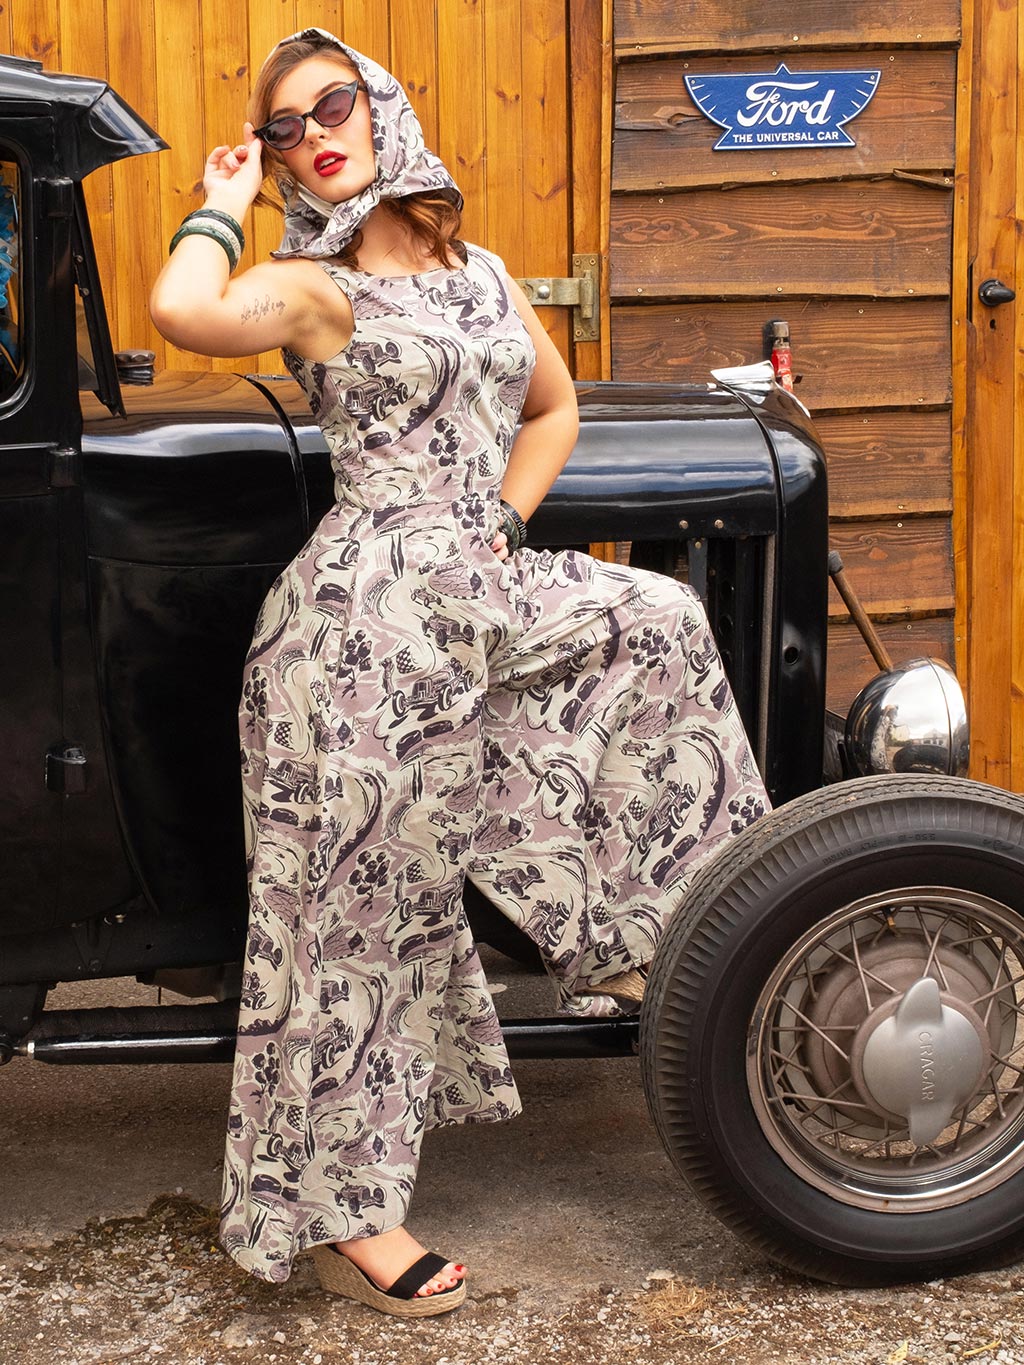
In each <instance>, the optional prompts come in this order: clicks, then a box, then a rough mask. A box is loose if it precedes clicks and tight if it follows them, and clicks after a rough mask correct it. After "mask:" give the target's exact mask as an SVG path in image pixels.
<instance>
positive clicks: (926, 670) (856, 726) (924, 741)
mask: <svg viewBox="0 0 1024 1365" xmlns="http://www.w3.org/2000/svg"><path fill="white" fill-rule="evenodd" d="M969 755H970V731H969V727H968V723H967V707H966V706H965V704H964V696H963V692H962V691H961V690H960V684H959V683H958V682H957V680H956V674H955V673H954V672H953V670H952V669H951V668H950V667H949V665H948V664H945V663H943V662H942V660H941V659H912V660H911V661H910V662H909V663H905V664H898V665H897V666H896V667H895V668H893V669H890V671H889V672H887V673H879V674H878V676H877V677H876V678H872V680H871V681H870V682H869V683H868V684H867V686H866V687H864V688H862V689H861V691H860V692H859V693H858V694H857V697H856V698H855V700H854V702H853V705H852V706H851V707H850V712H849V715H848V716H847V717H846V757H847V760H848V762H849V765H850V768H851V770H852V772H853V774H854V776H856V777H868V776H870V775H871V774H873V773H940V774H943V775H945V776H950V777H963V776H964V775H965V774H966V772H967V760H968V757H969Z"/></svg>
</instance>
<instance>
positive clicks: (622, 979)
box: [593, 967, 647, 1005]
mask: <svg viewBox="0 0 1024 1365" xmlns="http://www.w3.org/2000/svg"><path fill="white" fill-rule="evenodd" d="M646 985H647V968H646V967H631V968H630V969H629V971H628V972H623V973H622V975H621V976H613V977H612V979H611V980H610V981H602V982H601V984H600V986H595V987H594V988H593V989H594V991H595V992H600V994H601V995H610V996H611V997H612V998H613V999H615V1000H618V1001H621V1002H622V1003H623V1004H630V1005H639V1004H640V1003H641V1002H642V1001H643V998H644V988H645V987H646Z"/></svg>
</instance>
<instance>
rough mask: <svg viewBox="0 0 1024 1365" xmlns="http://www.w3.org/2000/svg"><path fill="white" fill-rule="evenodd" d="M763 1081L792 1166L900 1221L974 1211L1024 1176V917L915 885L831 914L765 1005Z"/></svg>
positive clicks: (755, 1029)
mask: <svg viewBox="0 0 1024 1365" xmlns="http://www.w3.org/2000/svg"><path fill="white" fill-rule="evenodd" d="M747 1083H748V1086H749V1090H750V1096H751V1100H752V1102H753V1105H754V1109H755V1112H756V1114H757V1117H758V1120H759V1122H760V1124H761V1127H762V1129H763V1130H764V1132H765V1135H766V1136H767V1138H768V1140H769V1142H770V1143H771V1144H772V1146H773V1147H774V1148H775V1150H776V1152H778V1154H779V1155H780V1156H781V1157H782V1159H783V1160H784V1161H785V1162H786V1164H787V1165H788V1166H790V1167H791V1168H792V1169H793V1170H795V1171H797V1172H798V1174H800V1176H801V1177H802V1178H803V1179H805V1180H808V1181H809V1182H810V1183H811V1184H813V1185H815V1186H816V1187H817V1188H819V1189H822V1190H825V1191H826V1192H827V1193H829V1194H830V1195H831V1196H832V1197H833V1198H836V1199H839V1200H841V1201H843V1202H845V1203H849V1204H854V1205H857V1206H859V1207H862V1208H872V1209H878V1210H883V1211H886V1212H921V1211H924V1210H926V1209H933V1208H944V1207H948V1206H949V1205H951V1204H956V1203H961V1202H963V1201H964V1200H967V1199H971V1198H973V1197H975V1196H976V1195H978V1194H981V1193H983V1192H984V1191H985V1190H988V1189H991V1188H993V1187H994V1186H996V1185H998V1184H1000V1183H1001V1182H1002V1181H1004V1180H1006V1179H1007V1178H1008V1177H1009V1176H1011V1175H1012V1174H1014V1173H1015V1172H1016V1171H1018V1170H1020V1169H1021V1167H1022V1166H1024V919H1022V918H1021V916H1020V915H1018V914H1017V912H1016V911H1014V910H1011V909H1009V908H1008V907H1007V906H1005V905H1001V904H999V903H998V902H996V901H993V900H989V899H988V898H986V897H984V896H978V895H975V894H974V893H972V892H967V891H963V890H958V889H950V888H945V887H907V888H903V889H901V890H899V891H896V892H889V893H887V894H886V895H885V896H884V897H882V896H875V897H866V898H864V899H862V900H859V901H856V902H853V903H851V904H849V905H847V906H844V907H843V908H842V909H840V910H838V911H836V912H834V913H833V914H832V915H830V916H828V918H827V919H825V920H823V921H822V922H821V923H819V924H817V925H816V926H815V927H814V928H813V929H812V930H810V931H809V932H808V933H807V934H805V935H804V936H803V937H802V938H801V939H800V940H799V942H797V943H796V944H794V945H793V947H792V948H791V950H790V951H789V952H788V953H787V954H786V957H785V958H784V960H783V961H782V962H780V963H779V965H778V966H777V968H776V969H775V971H774V972H773V973H772V975H771V977H770V979H769V980H768V982H767V983H766V984H765V987H764V989H763V990H762V992H761V995H760V997H759V999H758V1002H757V1006H756V1008H755V1010H754V1014H753V1017H752V1022H751V1028H750V1033H749V1037H748V1047H747Z"/></svg>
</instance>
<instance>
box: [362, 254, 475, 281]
mask: <svg viewBox="0 0 1024 1365" xmlns="http://www.w3.org/2000/svg"><path fill="white" fill-rule="evenodd" d="M335 264H337V266H338V268H339V270H348V271H350V272H351V273H352V274H353V275H364V276H365V277H366V278H367V279H368V280H419V279H422V278H423V276H424V275H439V274H444V275H461V274H462V272H463V271H464V270H465V269H466V267H467V266H468V265H469V258H468V256H467V258H466V263H465V265H458V266H449V265H433V266H431V267H430V269H429V270H413V271H410V272H409V273H407V274H399V275H381V274H380V273H379V272H378V271H376V270H361V269H360V267H359V266H357V265H342V264H341V262H340V261H338V262H335Z"/></svg>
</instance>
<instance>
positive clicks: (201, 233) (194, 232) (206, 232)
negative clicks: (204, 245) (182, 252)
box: [167, 221, 239, 270]
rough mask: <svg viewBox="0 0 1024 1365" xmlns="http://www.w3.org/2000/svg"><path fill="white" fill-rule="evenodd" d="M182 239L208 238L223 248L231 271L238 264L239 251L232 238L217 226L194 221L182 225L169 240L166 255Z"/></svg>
mask: <svg viewBox="0 0 1024 1365" xmlns="http://www.w3.org/2000/svg"><path fill="white" fill-rule="evenodd" d="M184 237H209V238H210V240H211V241H214V242H218V243H219V244H220V245H221V246H222V247H223V248H224V254H225V255H226V256H227V258H228V264H229V266H230V268H231V269H232V270H234V268H235V266H236V265H237V264H238V258H239V251H238V247H237V245H236V243H235V241H234V238H232V237H231V236H229V234H228V233H227V232H225V230H224V229H223V228H222V227H220V226H219V225H218V224H216V223H200V222H195V221H193V222H185V223H182V225H181V227H180V228H179V229H178V231H177V232H176V233H175V234H174V236H173V237H172V238H171V244H170V246H169V247H168V248H167V250H168V253H170V252H173V251H174V248H175V247H176V246H177V245H178V243H179V242H180V241H181V240H182V238H184Z"/></svg>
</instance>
